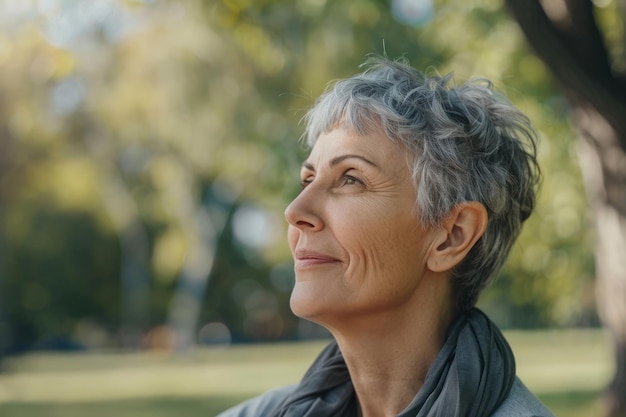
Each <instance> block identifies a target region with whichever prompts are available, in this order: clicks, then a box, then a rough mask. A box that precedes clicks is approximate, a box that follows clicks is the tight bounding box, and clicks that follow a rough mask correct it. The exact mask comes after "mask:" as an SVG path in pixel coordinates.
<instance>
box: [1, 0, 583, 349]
mask: <svg viewBox="0 0 626 417" xmlns="http://www.w3.org/2000/svg"><path fill="white" fill-rule="evenodd" d="M9 4H13V6H11V7H10V5H9ZM15 4H18V3H17V2H6V3H2V2H0V25H2V26H1V27H2V28H3V31H2V33H0V68H1V69H2V74H3V77H2V78H1V79H0V93H1V94H2V103H4V106H3V107H0V121H1V122H2V123H0V125H2V126H7V129H8V133H9V134H10V136H6V139H5V136H2V137H1V138H0V139H1V140H3V141H5V140H6V141H9V142H10V143H12V144H13V145H11V146H8V145H7V147H6V148H5V149H6V152H5V153H4V154H3V155H2V157H3V159H2V161H4V160H5V159H6V160H7V161H9V162H8V163H7V164H5V163H4V162H1V163H2V166H1V167H0V169H2V170H3V171H2V173H3V175H2V177H0V180H2V181H4V182H3V184H5V185H6V186H8V187H10V189H11V190H12V192H11V193H4V194H3V195H2V198H4V199H5V201H4V204H5V205H4V207H5V216H4V217H3V218H2V221H3V225H4V229H5V230H4V235H3V238H4V242H5V247H7V248H9V249H10V250H7V251H5V252H3V254H4V255H5V272H6V273H5V274H4V275H3V276H0V278H2V285H4V286H5V289H6V292H4V293H3V294H0V296H2V297H3V299H4V300H5V302H4V304H3V305H4V306H6V310H5V311H6V313H7V316H8V318H9V324H10V326H12V328H13V333H14V341H15V342H16V343H17V342H18V341H19V343H21V344H22V345H26V346H27V345H32V344H33V343H36V342H37V340H41V338H42V337H43V335H45V334H49V335H52V334H53V333H57V334H61V335H63V336H65V337H67V338H76V339H78V340H80V341H85V340H95V339H97V337H95V336H94V335H96V336H97V334H100V333H99V332H97V331H95V330H94V329H96V328H98V327H101V328H104V329H105V330H106V331H110V332H113V331H116V330H119V328H120V327H124V329H129V328H130V329H131V331H130V333H124V334H125V335H129V337H128V338H126V337H125V338H124V340H129V339H130V340H131V342H132V343H131V344H136V343H137V342H138V338H139V337H140V336H141V333H143V332H145V331H146V329H147V328H149V327H154V326H160V325H162V324H166V323H169V324H170V325H171V326H173V327H174V328H176V329H177V332H178V333H179V342H180V347H184V346H189V345H190V344H192V343H194V341H195V339H196V337H195V336H196V335H197V334H198V331H199V330H201V329H209V330H211V329H222V330H223V329H224V328H228V329H229V331H230V332H231V333H232V334H231V336H232V340H248V341H250V340H270V339H278V338H285V337H289V338H295V337H298V334H299V333H298V332H299V331H300V330H299V329H301V328H300V327H299V325H300V324H299V323H298V321H297V319H295V318H294V317H293V315H291V314H290V313H289V308H288V302H287V300H288V297H289V292H290V289H291V285H292V281H293V271H292V268H291V264H290V256H289V253H288V250H287V247H286V244H285V242H284V241H285V239H284V235H285V224H284V221H283V220H282V211H283V208H284V206H285V205H286V202H287V201H288V200H289V198H290V197H291V196H293V195H294V194H295V193H296V192H297V189H298V186H299V185H298V181H297V178H298V167H299V164H300V162H301V160H302V157H303V156H304V154H305V152H306V150H305V149H303V147H302V145H301V144H300V143H299V142H298V140H297V139H298V137H299V136H300V135H301V133H302V130H301V129H302V127H301V126H299V120H300V118H301V117H302V116H303V115H304V113H305V111H306V109H307V108H308V107H309V106H310V105H311V104H312V103H313V101H314V98H315V97H317V96H318V95H319V94H320V93H321V92H322V91H323V90H324V87H325V84H326V83H327V82H328V81H329V80H332V79H335V78H339V77H345V76H349V75H351V74H353V73H355V72H357V71H358V65H359V64H360V63H361V62H362V61H363V60H364V58H365V56H366V55H367V54H369V53H372V52H378V53H383V52H386V53H387V54H388V55H389V56H391V57H397V56H402V55H404V56H406V57H407V58H408V59H409V60H410V61H411V62H412V63H413V64H414V65H415V66H416V67H419V68H422V69H428V68H430V67H433V66H434V67H437V68H438V69H439V70H440V71H442V72H447V71H450V70H454V71H455V72H456V74H457V77H458V78H459V79H460V80H463V79H466V78H468V77H470V76H475V75H482V76H486V77H488V78H490V79H492V80H493V81H494V82H495V83H496V85H497V86H499V87H501V88H502V89H504V92H505V94H506V95H508V96H509V97H510V98H511V99H512V100H513V101H514V102H515V103H516V104H519V105H520V107H522V108H523V109H524V110H525V111H526V112H527V113H528V114H529V116H530V117H531V119H532V120H534V121H535V123H536V125H537V127H538V129H539V130H540V132H541V134H542V136H544V137H546V138H548V140H544V141H543V143H542V146H541V150H540V151H541V158H542V161H541V162H542V165H543V167H544V171H545V173H546V175H545V177H546V178H545V182H544V185H543V193H542V195H541V197H540V201H539V205H538V207H537V214H536V215H535V216H534V217H533V218H532V219H531V220H530V221H529V224H528V226H527V227H526V230H525V232H524V236H522V238H521V240H520V243H519V245H518V246H517V247H516V248H515V251H514V252H513V253H512V255H511V259H510V262H509V263H508V265H507V268H506V269H505V270H504V271H503V274H502V277H501V279H499V280H497V281H496V284H495V286H494V287H493V288H492V289H491V290H490V292H489V293H487V294H485V297H484V299H483V301H482V303H483V305H484V307H485V308H486V309H488V310H489V311H490V312H491V313H492V315H493V316H494V318H495V319H496V320H497V321H499V322H500V323H501V324H504V325H506V326H516V327H519V326H525V327H534V326H547V325H571V324H581V323H593V320H594V318H593V305H592V302H591V301H590V300H587V299H585V294H586V293H587V291H585V290H586V288H587V286H588V285H589V282H590V281H591V275H592V257H591V254H590V252H589V251H588V250H587V247H586V246H585V245H581V244H580V242H586V241H587V240H588V236H587V233H586V230H585V228H584V227H583V225H584V222H583V218H584V215H583V213H584V206H585V203H584V198H581V193H580V189H581V184H580V177H579V174H578V171H577V167H576V164H575V163H574V162H573V158H572V155H573V154H574V147H573V145H572V141H571V140H570V139H571V138H570V136H571V135H572V133H571V131H570V130H569V127H568V125H567V124H566V123H565V122H564V121H563V120H562V119H563V116H564V115H565V114H566V113H567V106H566V103H565V101H564V100H563V99H562V98H561V97H560V96H559V95H558V94H557V93H555V89H554V88H553V86H552V84H551V82H550V79H549V77H548V76H547V74H546V72H545V71H544V69H543V67H542V66H541V65H540V62H539V61H538V60H537V59H536V58H534V57H533V56H532V55H531V54H529V52H528V51H527V50H526V49H525V47H524V42H523V39H522V38H521V36H520V34H519V33H518V31H517V28H516V27H515V25H514V24H513V23H512V22H511V20H510V19H508V18H507V16H506V14H505V12H504V11H503V10H502V5H501V4H500V3H499V2H494V1H492V0H473V1H472V2H466V1H462V0H450V1H443V0H442V1H439V2H437V1H436V2H434V4H433V9H432V10H433V13H431V14H429V15H428V14H427V17H426V18H424V19H418V21H419V24H420V25H421V26H419V27H413V26H410V25H400V24H398V22H397V21H396V20H395V18H394V15H392V13H391V9H390V3H389V2H386V1H379V0H354V1H352V2H330V1H326V0H298V1H295V2H294V1H285V0H262V1H255V2H251V1H249V0H216V1H212V2H206V1H200V0H185V1H167V0H161V1H139V0H135V1H121V0H120V1H118V0H102V1H99V2H94V3H93V4H91V3H85V2H81V1H79V0H75V1H70V0H64V1H61V0H58V1H54V0H51V1H47V2H34V1H32V2H27V1H25V2H23V3H20V4H24V5H26V6H23V7H18V6H15ZM28 5H30V6H28ZM20 10H21V12H20ZM395 13H396V16H398V15H397V13H399V11H396V12H395ZM428 19H430V20H428ZM408 21H410V22H414V21H413V20H410V19H409V20H408ZM7 103H10V105H8V104H7ZM9 139H10V140H9ZM9 152H10V153H9ZM5 167H7V169H8V167H11V169H10V170H12V171H11V172H14V173H15V175H14V176H8V175H4V174H5V173H6V172H8V171H7V169H5ZM18 185H19V186H18ZM2 187H4V185H2ZM252 202H254V203H252ZM0 204H1V202H0ZM42 212H43V213H45V215H42ZM72 219H75V221H71V220H72ZM55 223H58V224H59V225H61V224H62V225H63V228H62V229H59V228H57V227H55V226H54V224H55ZM42 231H46V232H45V233H44V234H43V235H44V236H49V237H52V238H53V240H52V241H50V240H49V239H48V238H47V239H43V238H42V234H41V233H42ZM44 243H45V244H44ZM52 258H54V259H55V261H54V262H53V261H51V260H50V259H52ZM77 258H78V259H77ZM7 259H12V260H13V261H12V263H11V265H10V267H9V265H8V262H7ZM79 260H80V262H79ZM87 260H90V262H91V265H92V266H91V268H93V270H91V269H89V268H90V267H88V266H86V265H89V264H90V263H89V262H88V263H87V264H85V263H84V261H87ZM0 266H1V264H0ZM70 277H72V278H70ZM81 280H82V281H84V282H87V283H91V285H85V284H84V282H82V281H81ZM75 281H76V282H75ZM79 281H80V282H81V283H80V284H78V282H79ZM56 283H58V285H59V286H58V288H57V287H55V285H56ZM66 287H68V288H66ZM71 288H74V289H75V290H76V291H77V292H75V291H74V290H72V291H70V289H71ZM3 291H4V290H3ZM7 294H10V296H7ZM42 294H43V295H42ZM66 294H72V297H69V298H66V297H65V295H66ZM176 294H177V295H176ZM7 299H8V301H7ZM42 300H44V301H45V300H48V301H46V302H44V301H42ZM57 305H59V306H66V307H59V308H57V307H53V306H57ZM33 306H35V307H36V308H34V307H33ZM33 308H34V309H33ZM42 312H43V313H45V314H43V313H42ZM53 313H54V314H53ZM61 322H62V323H63V325H58V323H61ZM55 323H57V324H55ZM17 329H31V330H28V334H26V332H22V333H20V332H19V331H18V330H17ZM227 331H228V330H227ZM209 333H210V332H208V331H207V332H205V334H204V336H203V340H205V339H206V340H210V339H211V338H210V337H208V336H210V334H209ZM88 334H91V335H92V336H93V337H86V336H85V335H88ZM207 335H208V336H207ZM86 344H87V345H89V343H86ZM93 345H94V346H97V344H95V343H94V344H93Z"/></svg>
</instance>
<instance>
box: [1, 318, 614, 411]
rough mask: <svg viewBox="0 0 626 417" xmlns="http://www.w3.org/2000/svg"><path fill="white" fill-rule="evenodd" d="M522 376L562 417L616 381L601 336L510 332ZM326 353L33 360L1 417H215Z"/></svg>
mask: <svg viewBox="0 0 626 417" xmlns="http://www.w3.org/2000/svg"><path fill="white" fill-rule="evenodd" d="M505 334H506V336H507V339H508V340H509V341H510V343H511V346H512V347H513V350H514V351H515V355H516V358H517V364H518V366H517V367H518V375H519V376H520V377H521V378H522V380H523V381H524V382H525V383H526V385H527V386H528V387H529V388H530V389H531V390H532V391H533V392H535V393H536V394H537V395H538V396H539V397H540V398H541V399H542V401H544V403H545V404H546V405H547V406H548V407H549V408H550V409H551V410H552V411H553V412H554V414H555V415H556V416H557V417H582V416H585V417H587V416H599V415H601V404H600V400H599V396H600V392H601V390H602V388H603V386H604V385H605V384H606V382H607V381H608V379H609V377H610V374H611V356H610V349H609V347H608V345H607V341H606V338H605V336H604V334H603V333H602V332H601V331H596V330H576V331H542V332H506V333H505ZM323 345H324V344H323V343H321V342H313V343H280V344H267V345H245V346H243V345H242V346H233V347H230V348H228V349H223V350H219V349H200V350H197V351H195V352H193V353H192V354H189V355H187V356H185V357H170V356H165V355H159V354H155V353H110V354H102V353H85V354H32V355H26V356H22V357H19V358H14V359H11V360H9V361H7V363H6V366H5V368H6V369H5V372H4V373H2V374H0V416H7V417H31V416H38V417H39V416H43V417H57V416H58V417H79V416H80V417H83V416H89V417H104V416H107V417H108V416H116V417H130V416H132V417H141V416H146V417H147V416H150V417H160V416H172V415H183V416H186V417H193V416H203V417H210V416H214V415H216V414H217V413H218V412H219V411H221V410H223V409H225V408H227V407H229V406H230V405H233V404H236V403H238V402H240V401H241V400H243V399H245V398H248V397H250V396H253V395H256V394H258V393H261V392H263V391H265V390H267V389H270V388H273V387H277V386H280V385H285V384H288V383H293V382H296V381H297V380H298V379H299V378H300V377H301V376H302V374H303V373H304V371H305V370H306V368H307V367H308V365H309V364H310V363H311V361H312V360H313V358H314V357H315V356H316V354H317V353H318V352H319V351H320V349H321V348H322V346H323Z"/></svg>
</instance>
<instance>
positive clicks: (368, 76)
mask: <svg viewBox="0 0 626 417" xmlns="http://www.w3.org/2000/svg"><path fill="white" fill-rule="evenodd" d="M364 65H365V66H366V70H365V71H364V72H363V73H361V74H359V75H356V76H354V77H351V78H348V79H345V80H340V81H338V82H336V83H334V84H333V85H331V87H330V88H329V89H328V90H327V91H326V92H325V93H324V94H323V95H322V96H321V97H320V98H319V99H318V100H317V102H316V104H315V106H314V107H313V108H312V109H311V110H309V112H308V113H307V114H306V116H305V121H306V133H305V134H306V139H307V143H308V145H309V146H311V147H312V146H313V145H314V144H315V142H316V140H317V138H318V137H319V136H320V134H322V133H326V132H328V131H330V130H332V129H334V128H336V127H339V126H341V127H343V128H346V129H349V130H351V131H353V132H355V133H357V134H361V135H366V134H368V133H372V132H373V131H376V130H379V129H381V128H382V130H383V131H384V132H385V134H386V135H387V137H388V138H389V139H391V140H392V141H397V142H399V143H401V144H403V145H404V146H405V147H406V149H407V151H408V152H409V155H410V156H412V157H413V158H412V159H411V161H412V166H410V168H411V170H412V174H413V179H414V183H415V186H416V189H417V201H416V206H417V209H418V213H419V216H420V221H421V222H422V224H423V225H424V226H426V227H437V225H438V224H439V223H440V222H441V220H443V219H444V218H445V217H446V216H447V215H448V214H449V213H450V211H451V210H452V209H453V208H454V207H455V206H456V205H458V204H460V203H463V202H468V201H477V202H480V203H481V204H483V205H484V207H485V208H486V210H487V213H488V217H489V219H488V223H487V228H486V230H485V233H484V235H483V236H482V237H481V238H480V239H479V240H478V241H477V243H476V244H475V245H474V247H473V248H472V249H471V250H470V252H469V253H468V255H467V256H466V257H465V259H464V260H463V261H462V262H461V263H460V264H459V265H457V266H456V267H455V268H454V269H453V271H452V282H453V286H454V290H455V294H456V302H457V307H458V308H459V309H460V310H461V311H462V310H465V309H468V308H470V307H472V306H473V305H474V304H476V301H477V300H478V296H479V295H480V292H481V291H482V290H483V289H484V288H485V287H486V286H487V285H488V284H489V283H490V282H491V281H492V280H493V279H494V277H495V276H496V275H497V273H498V271H499V270H500V268H501V267H502V265H503V264H504V261H505V260H506V258H507V256H508V254H509V252H510V249H511V247H512V246H513V243H514V242H515V240H516V239H517V236H518V235H519V232H520V230H521V226H522V223H523V222H524V221H525V220H526V219H527V218H528V217H529V216H530V214H531V212H532V210H533V207H534V205H535V196H536V191H537V186H538V184H539V179H540V171H539V166H538V164H537V159H536V140H537V136H536V134H535V132H534V130H533V128H532V126H531V124H530V121H529V119H528V117H526V116H525V115H524V114H522V113H521V112H520V111H519V110H518V109H516V108H515V107H513V105H511V104H510V103H509V102H507V101H506V100H505V99H504V98H503V97H502V96H500V95H498V94H496V93H495V92H494V89H493V86H492V83H491V82H490V81H488V80H484V79H483V80H473V81H469V82H467V83H464V84H462V85H460V86H456V85H455V84H454V83H453V81H452V74H448V75H446V76H438V75H433V76H425V75H424V74H422V73H420V72H419V71H417V70H415V69H414V68H412V67H411V66H409V65H408V64H407V63H406V62H405V61H400V60H397V61H391V60H388V59H386V58H379V57H377V58H371V59H369V60H368V61H367V62H366V63H365V64H364Z"/></svg>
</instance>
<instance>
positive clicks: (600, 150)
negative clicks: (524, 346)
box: [505, 0, 626, 417]
mask: <svg viewBox="0 0 626 417" xmlns="http://www.w3.org/2000/svg"><path fill="white" fill-rule="evenodd" d="M505 2H506V5H507V7H508V8H509V10H510V12H511V14H512V15H513V17H514V18H515V20H516V21H517V22H518V24H519V26H520V28H521V29H522V32H523V33H524V35H525V37H526V39H527V41H528V43H529V44H530V46H531V47H532V48H533V49H534V51H535V53H536V54H537V56H538V57H539V58H540V59H542V60H543V62H544V63H545V64H546V66H547V67H548V69H549V70H550V72H551V73H552V75H553V76H554V78H555V79H556V80H558V82H559V83H560V85H561V87H562V89H563V92H564V93H565V96H566V97H567V98H568V100H569V102H570V105H571V108H572V116H573V117H572V121H573V123H574V125H575V126H576V127H577V128H578V131H579V132H580V139H581V140H580V152H579V155H580V162H581V170H582V173H583V176H584V178H585V183H586V184H585V185H586V188H587V193H588V196H589V201H590V206H591V208H592V213H593V219H594V225H595V228H596V238H597V242H596V284H597V287H596V288H597V293H596V294H597V304H598V312H599V315H600V317H601V319H602V322H603V323H604V325H605V327H606V328H607V329H608V331H609V332H610V334H611V337H612V339H613V343H614V348H615V375H614V377H613V380H612V381H611V383H610V385H609V387H608V388H607V394H606V400H607V401H606V403H607V411H606V415H607V416H609V417H626V395H625V393H626V83H625V82H624V78H623V77H622V76H620V75H619V74H615V73H613V72H612V69H611V68H612V66H611V63H610V58H609V54H608V52H607V49H606V47H605V45H604V41H603V37H602V35H601V33H600V31H599V29H598V26H597V25H596V22H595V19H594V14H593V4H592V2H590V1H588V0H543V1H541V2H540V1H538V0H505Z"/></svg>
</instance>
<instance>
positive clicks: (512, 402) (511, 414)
mask: <svg viewBox="0 0 626 417" xmlns="http://www.w3.org/2000/svg"><path fill="white" fill-rule="evenodd" d="M491 417H554V415H553V414H552V413H551V412H550V410H548V409H547V408H546V406H545V405H543V404H542V403H541V401H539V399H538V398H537V397H535V395H534V394H533V393H532V392H530V391H529V390H528V388H526V386H525V385H524V384H523V383H522V381H520V380H519V378H515V382H514V383H513V387H512V388H511V392H510V393H509V396H508V397H507V398H506V399H505V400H504V402H503V403H502V404H500V407H498V409H497V410H496V412H495V413H493V414H492V416H491Z"/></svg>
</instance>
